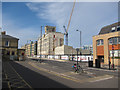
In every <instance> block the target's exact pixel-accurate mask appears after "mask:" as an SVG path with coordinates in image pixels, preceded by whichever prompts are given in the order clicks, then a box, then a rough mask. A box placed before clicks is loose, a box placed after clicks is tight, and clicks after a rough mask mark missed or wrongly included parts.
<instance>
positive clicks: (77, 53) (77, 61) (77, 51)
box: [76, 48, 79, 70]
mask: <svg viewBox="0 0 120 90" xmlns="http://www.w3.org/2000/svg"><path fill="white" fill-rule="evenodd" d="M76 51H77V70H78V51H79V48H77V49H76Z"/></svg>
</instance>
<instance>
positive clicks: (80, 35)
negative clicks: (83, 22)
mask: <svg viewBox="0 0 120 90" xmlns="http://www.w3.org/2000/svg"><path fill="white" fill-rule="evenodd" d="M76 31H78V32H80V55H82V53H81V46H82V43H81V33H82V32H81V31H79V30H76ZM80 62H81V58H80Z"/></svg>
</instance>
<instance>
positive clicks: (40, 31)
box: [39, 26, 42, 63]
mask: <svg viewBox="0 0 120 90" xmlns="http://www.w3.org/2000/svg"><path fill="white" fill-rule="evenodd" d="M41 46H42V26H41V31H40V60H39V62H40V63H41Z"/></svg>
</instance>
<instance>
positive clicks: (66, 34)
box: [63, 0, 76, 46]
mask: <svg viewBox="0 0 120 90" xmlns="http://www.w3.org/2000/svg"><path fill="white" fill-rule="evenodd" d="M75 2H76V0H75V1H74V3H73V8H72V12H71V15H70V19H69V22H68V25H67V29H66V27H65V25H64V26H63V28H64V30H65V33H64V35H65V44H66V45H67V46H68V29H69V26H70V21H71V17H72V14H73V11H74V7H75Z"/></svg>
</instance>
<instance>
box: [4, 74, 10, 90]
mask: <svg viewBox="0 0 120 90" xmlns="http://www.w3.org/2000/svg"><path fill="white" fill-rule="evenodd" d="M5 78H6V80H7V79H8V76H7V74H6V73H5ZM7 84H8V88H9V89H10V90H11V87H10V82H9V81H8V83H7Z"/></svg>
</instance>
